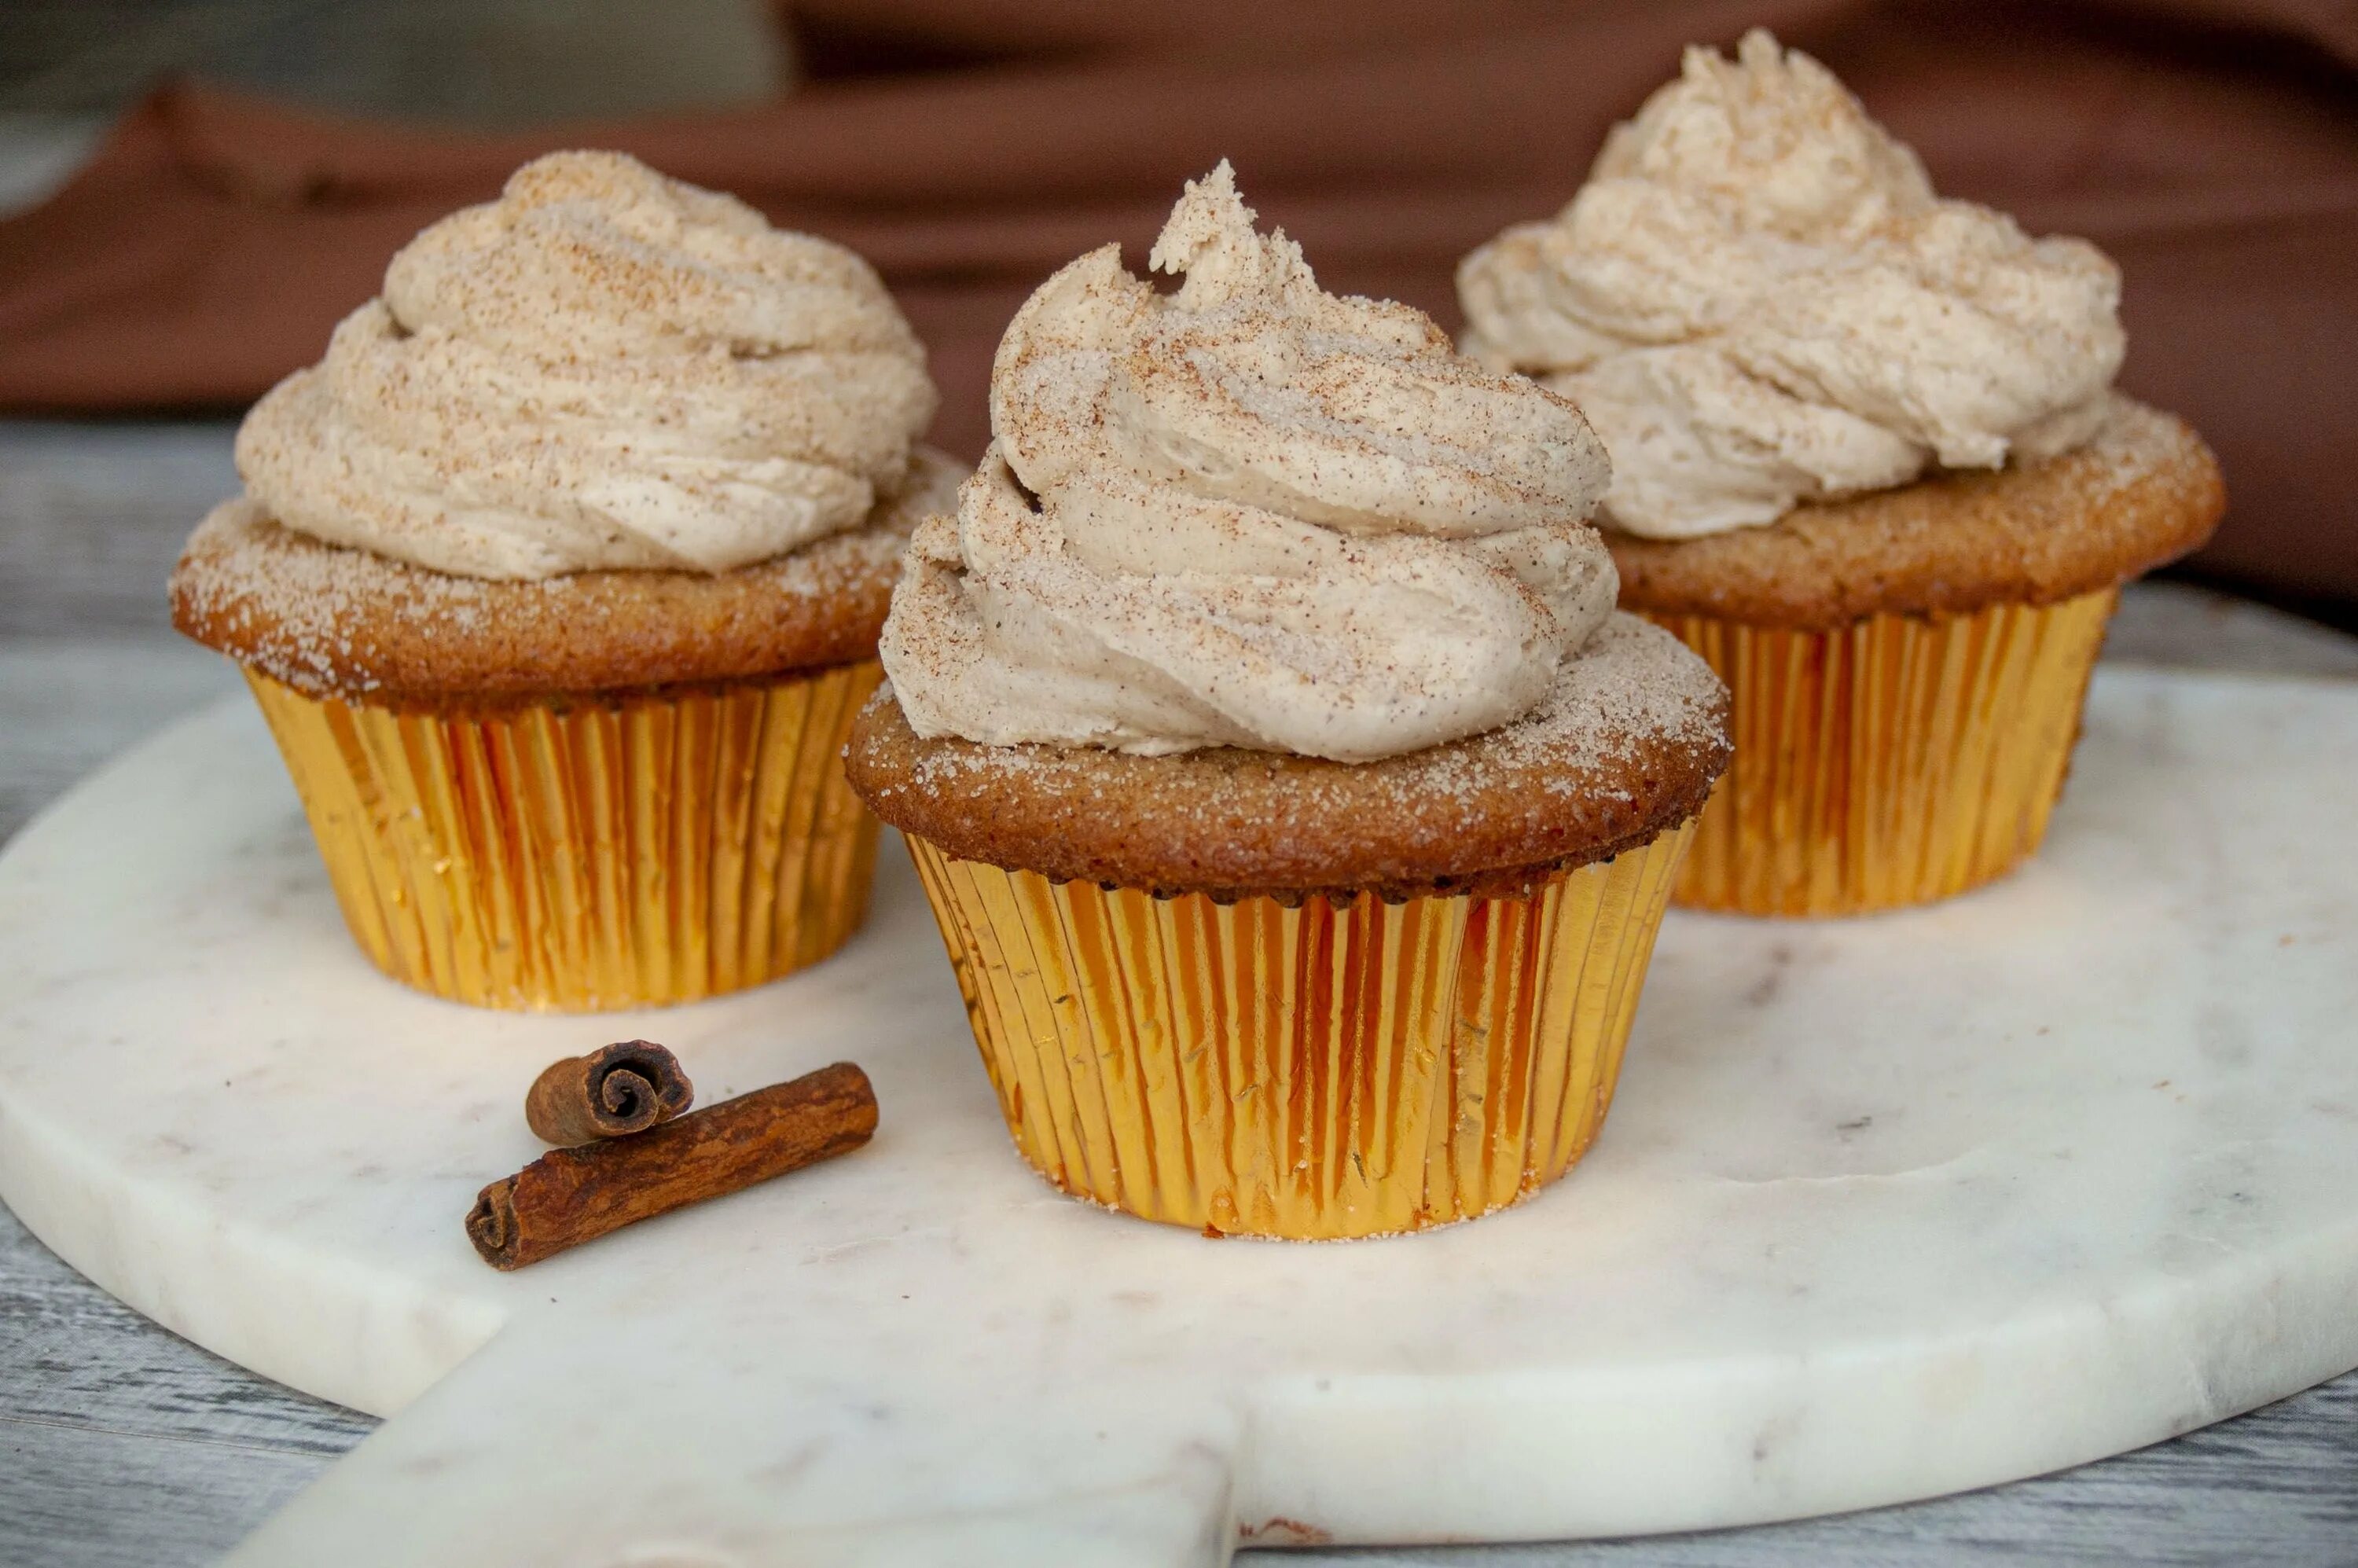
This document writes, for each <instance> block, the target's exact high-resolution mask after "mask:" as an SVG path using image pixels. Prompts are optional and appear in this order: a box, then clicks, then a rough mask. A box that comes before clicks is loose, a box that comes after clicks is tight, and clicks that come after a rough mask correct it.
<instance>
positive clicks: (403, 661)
mask: <svg viewBox="0 0 2358 1568" xmlns="http://www.w3.org/2000/svg"><path fill="white" fill-rule="evenodd" d="M920 452H921V456H920V461H919V463H918V464H917V466H916V468H915V469H914V472H913V477H912V479H911V481H909V487H908V489H907V490H906V491H905V492H903V495H901V496H900V497H898V498H896V499H895V500H894V501H892V502H891V503H886V504H885V505H883V506H881V507H879V508H877V509H876V511H875V512H873V513H872V514H871V515H870V516H869V517H868V519H867V520H866V522H865V524H864V525H863V526H861V527H859V528H854V529H850V530H848V531H845V532H842V533H838V534H835V535H829V536H828V537H827V538H825V539H821V540H819V541H817V543H815V544H812V545H810V546H806V547H804V548H803V549H800V550H796V551H794V552H792V553H790V554H788V555H785V556H783V557H778V558H776V559H774V560H770V561H764V562H759V563H756V564H755V565H753V566H750V567H743V568H738V569H737V570H735V571H733V572H728V573H721V574H717V575H710V576H708V575H706V574H701V573H668V572H583V573H571V574H568V575H566V576H563V577H555V578H546V579H534V580H526V581H514V582H498V581H491V580H486V579H477V578H468V577H459V576H454V575H452V574H450V573H447V572H438V571H433V570H429V569H426V568H418V567H413V566H410V565H408V564H407V563H406V562H402V561H397V560H394V559H390V558H388V557H384V556H381V555H378V554H376V553H375V552H373V551H369V550H359V549H352V548H347V547H344V546H335V545H327V544H321V543H319V541H317V540H314V539H310V538H307V537H305V536H303V535H297V534H295V533H293V532H291V531H290V530H287V529H286V528H284V527H282V526H280V525H279V524H277V523H276V521H274V520H273V519H272V518H271V517H270V516H269V515H268V514H267V513H266V512H265V511H264V509H263V508H262V506H261V505H260V503H256V502H254V501H252V500H240V501H233V502H228V503H223V504H222V505H221V506H219V507H216V508H215V509H214V510H213V512H212V514H211V515H210V516H208V517H207V518H206V519H205V520H204V522H203V523H202V524H200V526H199V527H198V529H197V531H196V533H195V534H194V535H192V536H191V537H190V539H189V545H188V548H187V551H186V553H185V554H184V555H183V556H182V557H181V559H180V563H179V566H178V568H177V569H176V570H175V571H174V572H173V574H172V604H173V620H174V622H175V623H176V624H177V625H178V626H179V627H180V629H181V630H182V631H184V632H187V633H189V634H190V635H192V636H194V637H196V638H197V639H198V640H199V641H200V642H203V643H207V644H208V645H210V646H212V647H215V648H219V649H221V650H222V651H223V652H225V653H228V654H232V655H233V657H235V658H236V659H237V660H238V662H239V663H241V664H243V665H247V666H249V667H251V668H253V669H255V670H257V671H259V672H261V673H262V674H264V675H266V676H271V677H272V678H273V679H275V680H277V681H279V682H280V683H282V684H284V685H287V686H290V687H294V688H296V689H297V690H298V691H302V692H305V693H308V694H309V695H312V696H319V697H343V698H354V697H372V698H373V699H375V700H384V701H395V702H401V703H435V702H439V701H442V700H446V699H460V700H466V701H481V700H496V699H498V698H501V697H521V696H526V695H552V694H554V695H565V694H570V695H580V694H584V693H588V692H592V691H599V690H605V689H611V688H615V687H643V686H650V685H658V684H663V683H665V682H676V681H701V680H720V679H734V678H739V677H743V676H763V675H768V674H773V673H779V672H783V671H785V670H789V669H794V668H800V667H806V666H808V665H824V664H830V663H837V662H842V661H846V660H849V659H856V658H860V657H864V656H866V654H867V653H868V650H869V648H870V647H871V646H872V643H873V639H874V635H875V629H876V626H877V624H878V622H879V621H880V620H881V618H882V612H883V609H884V604H885V601H886V595H887V593H888V592H889V585H890V584H891V583H892V579H893V578H894V577H895V576H896V575H897V573H898V570H899V564H900V555H901V552H902V550H903V547H904V546H906V545H907V543H908V539H909V535H910V531H911V529H912V527H913V526H914V523H915V520H916V518H917V517H918V516H919V515H920V514H922V513H923V512H924V511H925V510H927V509H930V508H937V507H940V506H942V505H946V504H947V503H948V502H949V500H950V498H951V496H952V494H953V493H954V491H955V487H956V482H957V481H956V472H957V470H955V469H954V467H953V466H952V465H951V464H950V462H949V460H947V459H946V458H944V457H942V456H941V455H940V454H938V453H925V452H924V450H923V449H920Z"/></svg>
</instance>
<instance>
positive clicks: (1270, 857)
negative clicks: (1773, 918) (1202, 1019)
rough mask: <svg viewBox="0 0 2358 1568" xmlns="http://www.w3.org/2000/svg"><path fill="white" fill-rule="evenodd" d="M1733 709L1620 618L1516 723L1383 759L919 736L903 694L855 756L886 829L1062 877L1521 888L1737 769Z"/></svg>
mask: <svg viewBox="0 0 2358 1568" xmlns="http://www.w3.org/2000/svg"><path fill="white" fill-rule="evenodd" d="M1726 702H1727V694H1726V689H1725V687H1723V686H1722V685H1721V684H1720V682H1719V680H1718V678H1717V677H1716V676H1714V675H1713V673H1712V671H1711V668H1710V666H1709V665H1705V664H1704V662H1703V661H1702V660H1701V659H1699V658H1697V657H1695V656H1694V655H1693V654H1692V653H1690V652H1689V651H1688V650H1687V649H1686V647H1685V646H1684V645H1683V644H1682V643H1680V642H1679V641H1678V639H1676V638H1675V637H1673V636H1671V634H1670V633H1667V632H1665V631H1662V630H1661V629H1660V628H1659V627H1654V626H1650V625H1648V624H1646V623H1645V622H1641V621H1639V620H1638V619H1636V618H1635V617H1633V616H1628V615H1614V616H1612V617H1611V618H1610V619H1608V620H1607V621H1606V623H1605V624H1604V626H1603V627H1602V628H1600V629H1599V630H1598V632H1597V633H1596V634H1595V637H1593V638H1592V639H1591V640H1590V643H1589V645H1588V646H1587V647H1586V648H1585V649H1584V650H1583V652H1582V654H1581V655H1580V656H1579V657H1578V658H1576V659H1573V660H1570V661H1568V662H1567V663H1566V665H1564V668H1563V672H1562V674H1561V676H1559V678H1558V680H1557V682H1556V684H1555V686H1554V687H1553V688H1552V690H1551V691H1550V693H1549V694H1548V696H1547V697H1546V698H1545V699H1544V700H1543V702H1542V703H1541V705H1540V706H1539V707H1538V708H1536V709H1535V710H1534V711H1533V712H1531V714H1529V715H1528V716H1526V717H1525V718H1523V719H1521V720H1520V721H1518V722H1516V723H1513V724H1509V725H1507V726H1505V727H1503V728H1501V729H1498V730H1491V731H1489V732H1488V733H1487V734H1483V735H1478V736H1474V737H1471V738H1468V739H1466V740H1461V741H1451V742H1448V743H1445V744H1443V745H1439V746H1433V747H1427V748H1425V749H1423V750H1421V751H1417V752H1410V753H1408V754H1405V755H1402V756H1397V757H1390V758H1385V759H1382V760H1379V761H1377V762H1363V763H1350V764H1345V763H1336V762H1326V761H1323V760H1320V759H1314V758H1303V757H1294V756H1285V755H1281V754H1273V753H1270V752H1253V751H1245V750H1238V749H1233V748H1206V749H1203V750H1199V751H1196V752H1190V753H1188V754H1185V755H1183V756H1176V757H1163V758H1147V757H1138V756H1130V755H1124V754H1122V753H1120V752H1111V751H1108V750H1105V749H1102V748H1097V747H1069V746H1057V745H1049V744H1029V745H1015V746H994V745H979V744H975V743H972V742H968V741H961V740H958V739H956V738H954V737H936V738H932V739H925V738H920V737H917V736H915V735H914V734H913V733H911V731H910V730H909V727H908V726H907V725H906V723H905V722H904V717H905V696H903V695H900V694H896V693H895V692H894V691H893V689H892V687H890V686H887V687H885V688H883V689H882V690H881V691H880V692H879V693H878V694H877V696H876V697H874V698H872V699H871V704H870V706H869V708H868V709H867V710H866V711H864V712H863V713H862V714H861V716H860V720H859V722H858V723H857V724H856V725H855V726H854V728H853V732H852V741H851V745H850V748H849V752H848V753H847V762H848V764H849V770H850V777H851V782H852V786H853V788H854V789H856V790H857V791H859V792H860V795H861V797H862V798H863V799H865V800H867V801H868V803H869V804H870V806H872V807H873V808H874V809H875V811H876V812H877V814H878V815H879V816H882V818H883V819H884V820H885V821H887V822H889V823H892V825H894V826H895V827H901V828H903V829H905V830H907V831H909V832H913V833H915V834H917V835H918V836H920V837H922V838H925V839H927V840H929V841H931V842H932V843H934V844H935V845H936V846H937V847H939V848H941V849H944V850H945V852H946V853H949V854H951V855H953V856H954V857H957V858H960V859H967V860H984V861H988V862H990V863H991V864H994V865H1001V866H1011V867H1018V868H1022V869H1024V870H1029V871H1038V872H1040V873H1042V874H1043V875H1045V876H1048V877H1051V878H1053V879H1058V880H1066V881H1111V882H1116V883H1119V884H1120V885H1123V886H1130V887H1143V888H1149V889H1153V890H1158V891H1166V892H1182V891H1192V892H1213V893H1215V894H1216V895H1218V896H1241V895H1244V894H1246V893H1249V892H1287V891H1289V890H1290V891H1291V892H1300V893H1307V892H1322V891H1326V890H1335V891H1337V892H1346V893H1347V892H1351V891H1354V890H1357V891H1369V890H1374V891H1379V892H1383V893H1384V896H1387V897H1390V896H1411V895H1412V894H1413V893H1415V892H1432V891H1439V890H1442V889H1444V888H1461V887H1463V886H1465V885H1469V884H1468V879H1473V880H1474V881H1481V882H1483V883H1484V885H1490V886H1493V887H1494V888H1495V890H1497V891H1508V890H1509V889H1511V888H1513V887H1520V886H1527V885H1529V883H1530V880H1531V878H1530V876H1529V875H1528V874H1526V873H1532V872H1544V871H1548V870H1550V869H1552V868H1555V867H1560V866H1564V865H1574V864H1580V863H1583V862H1585V861H1588V860H1599V859H1604V858H1606V857H1609V856H1611V855H1613V854H1616V853H1618V852H1619V851H1620V850H1622V849H1629V848H1633V847H1635V846H1636V845H1638V844H1641V843H1644V842H1646V841H1647V840H1649V839H1650V838H1653V837H1654V836H1655V835H1656V834H1658V833H1660V832H1662V831H1664V830H1666V829H1668V828H1670V827H1675V826H1677V825H1678V824H1679V823H1680V822H1682V821H1684V820H1685V819H1686V818H1687V817H1689V816H1693V814H1694V813H1695V812H1696V811H1698V810H1700V809H1701V807H1702V806H1703V804H1704V799H1705V797H1706V796H1707V795H1708V793H1709V791H1710V787H1711V784H1712V781H1713V780H1714V778H1715V777H1717V775H1718V774H1719V773H1720V772H1721V770H1722V769H1723V768H1724V767H1725V765H1726V761H1727V755H1728V744H1727V738H1726V731H1725V716H1726Z"/></svg>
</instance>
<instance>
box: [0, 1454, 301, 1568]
mask: <svg viewBox="0 0 2358 1568" xmlns="http://www.w3.org/2000/svg"><path fill="white" fill-rule="evenodd" d="M330 1462H331V1461H330V1460H328V1459H325V1458H322V1457H319V1456H317V1455H313V1454H287V1453H280V1452H276V1451H274V1450H270V1449H261V1448H237V1447H233V1446H230V1445H226V1444H204V1443H189V1442H185V1441H180V1440H165V1439H159V1438H155V1437H147V1436H135V1435H129V1434H125V1433H114V1432H106V1431H100V1430H92V1429H88V1428H78V1427H44V1426H38V1425H33V1424H29V1423H26V1422H13V1421H10V1420H7V1419H6V1418H5V1417H0V1568H63V1565H65V1564H72V1565H73V1568H181V1565H183V1564H189V1565H193V1564H197V1563H210V1562H211V1561H213V1559H215V1558H216V1557H219V1556H220V1555H221V1554H222V1552H225V1551H227V1550H228V1549H229V1548H230V1547H231V1546H233V1545H234V1544H235V1543H236V1541H238V1539H239V1538H240V1537H242V1536H243V1535H245V1534H246V1533H248V1532H249V1531H251V1530H253V1529H254V1525H255V1524H256V1523H257V1522H259V1521H260V1520H262V1519H266V1518H268V1517H269V1516H270V1515H271V1514H272V1513H273V1512H274V1511H276V1509H278V1508H279V1507H280V1506H281V1505H283V1504H284V1503H285V1502H286V1501H287V1498H291V1497H293V1496H294V1495H295V1494H296V1493H297V1492H298V1491H300V1490H302V1488H303V1487H305V1486H306V1485H308V1483H309V1482H310V1481H311V1479H312V1478H313V1477H314V1476H317V1475H318V1474H319V1471H320V1470H322V1469H324V1468H325V1467H326V1466H327V1465H329V1464H330Z"/></svg>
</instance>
